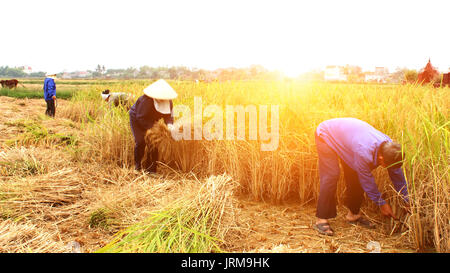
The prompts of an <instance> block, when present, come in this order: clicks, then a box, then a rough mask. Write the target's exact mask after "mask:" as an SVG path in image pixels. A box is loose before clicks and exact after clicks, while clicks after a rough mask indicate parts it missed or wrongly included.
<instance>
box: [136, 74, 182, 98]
mask: <svg viewBox="0 0 450 273" xmlns="http://www.w3.org/2000/svg"><path fill="white" fill-rule="evenodd" d="M144 94H145V95H147V96H149V97H151V98H154V99H157V100H173V99H175V98H176V97H177V96H178V94H177V92H175V90H173V88H172V87H171V86H170V85H169V84H168V83H167V82H166V81H165V80H163V79H160V80H157V81H156V82H154V83H152V84H150V85H149V86H147V88H145V89H144Z"/></svg>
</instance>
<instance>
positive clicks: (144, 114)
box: [129, 95, 173, 131]
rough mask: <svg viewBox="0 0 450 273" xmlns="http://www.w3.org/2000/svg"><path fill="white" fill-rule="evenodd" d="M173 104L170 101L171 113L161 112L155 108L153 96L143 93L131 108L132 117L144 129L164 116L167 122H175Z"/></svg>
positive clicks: (150, 126)
mask: <svg viewBox="0 0 450 273" xmlns="http://www.w3.org/2000/svg"><path fill="white" fill-rule="evenodd" d="M172 110H173V104H172V101H170V112H171V113H170V114H161V113H160V112H158V111H157V110H156V109H155V103H154V101H153V99H152V98H150V97H148V96H146V95H142V96H140V97H139V98H138V99H137V101H136V102H135V103H134V105H133V106H131V108H130V112H129V114H130V119H132V120H133V121H134V122H135V123H137V125H138V126H139V127H140V128H141V129H142V130H144V131H146V130H148V129H150V128H152V127H153V124H155V122H157V121H158V120H160V119H161V118H164V122H165V123H166V124H173V115H172V114H173V112H172Z"/></svg>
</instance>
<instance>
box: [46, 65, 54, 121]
mask: <svg viewBox="0 0 450 273" xmlns="http://www.w3.org/2000/svg"><path fill="white" fill-rule="evenodd" d="M55 78H56V73H51V74H47V75H46V78H45V80H44V99H45V102H46V103H47V110H45V114H46V115H47V116H50V117H55V112H56V108H55V101H56V84H55Z"/></svg>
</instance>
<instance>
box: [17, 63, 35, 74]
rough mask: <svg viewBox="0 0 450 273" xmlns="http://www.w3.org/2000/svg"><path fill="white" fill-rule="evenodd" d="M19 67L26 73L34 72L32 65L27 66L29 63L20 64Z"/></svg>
mask: <svg viewBox="0 0 450 273" xmlns="http://www.w3.org/2000/svg"><path fill="white" fill-rule="evenodd" d="M18 69H20V70H22V71H23V72H25V73H26V74H31V72H33V71H32V69H31V66H27V65H25V66H19V67H18Z"/></svg>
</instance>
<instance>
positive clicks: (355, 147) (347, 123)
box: [316, 118, 408, 206]
mask: <svg viewBox="0 0 450 273" xmlns="http://www.w3.org/2000/svg"><path fill="white" fill-rule="evenodd" d="M316 133H317V135H318V136H319V137H320V138H322V139H323V140H324V141H325V142H326V143H327V144H328V146H330V147H331V148H332V149H333V150H334V151H335V152H336V153H337V154H338V156H339V157H340V158H341V159H342V160H343V161H344V162H345V163H346V164H347V165H348V166H349V167H350V168H352V169H353V170H354V171H356V172H357V173H358V178H359V182H360V183H361V187H362V188H363V190H364V191H365V192H366V193H367V196H368V197H369V198H370V199H371V200H372V201H374V202H375V203H376V204H377V205H379V206H381V205H383V204H386V201H385V200H383V198H381V194H380V192H379V190H378V187H377V184H375V179H374V177H373V175H372V173H371V171H372V170H373V169H375V168H377V167H378V166H379V165H380V163H379V162H378V149H379V147H380V145H381V143H383V142H385V141H389V142H392V140H391V139H390V138H389V137H388V136H387V135H385V134H383V133H381V132H380V131H378V130H376V129H375V128H373V127H372V126H371V125H369V124H368V123H366V122H364V121H361V120H359V119H355V118H336V119H330V120H326V121H324V122H322V123H321V124H319V126H318V127H317V130H316ZM388 173H389V177H390V179H391V181H392V183H393V185H394V188H395V190H396V191H398V192H400V193H401V194H402V195H403V197H404V200H405V201H407V200H408V191H407V188H406V180H405V176H404V175H403V171H402V169H401V168H397V169H392V168H388Z"/></svg>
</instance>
